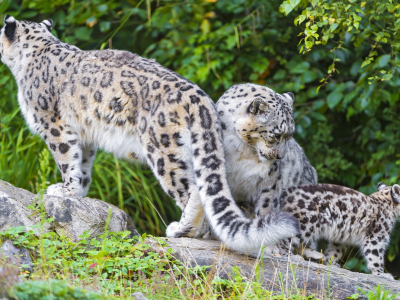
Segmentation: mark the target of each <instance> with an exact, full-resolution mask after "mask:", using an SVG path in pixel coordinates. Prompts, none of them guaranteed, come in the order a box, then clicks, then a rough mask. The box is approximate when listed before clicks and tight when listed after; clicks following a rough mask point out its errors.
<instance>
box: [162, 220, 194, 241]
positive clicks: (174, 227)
mask: <svg viewBox="0 0 400 300" xmlns="http://www.w3.org/2000/svg"><path fill="white" fill-rule="evenodd" d="M190 231H191V229H190V228H182V227H181V224H179V222H172V223H171V224H169V225H168V227H167V230H166V232H165V235H166V236H167V237H169V238H177V237H182V236H187V237H191V235H190Z"/></svg>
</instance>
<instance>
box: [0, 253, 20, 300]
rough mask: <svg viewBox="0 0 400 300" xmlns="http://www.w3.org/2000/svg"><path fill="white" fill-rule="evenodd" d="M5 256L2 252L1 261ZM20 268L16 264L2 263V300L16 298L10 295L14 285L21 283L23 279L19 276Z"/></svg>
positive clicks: (0, 268)
mask: <svg viewBox="0 0 400 300" xmlns="http://www.w3.org/2000/svg"><path fill="white" fill-rule="evenodd" d="M2 259H3V257H2V256H1V254H0V261H2ZM18 274H19V270H18V268H17V267H16V266H13V265H10V264H2V265H1V266H0V300H2V299H14V298H12V297H11V296H10V294H9V292H10V291H11V289H12V287H13V285H15V284H18V283H21V282H22V280H21V278H19V276H18Z"/></svg>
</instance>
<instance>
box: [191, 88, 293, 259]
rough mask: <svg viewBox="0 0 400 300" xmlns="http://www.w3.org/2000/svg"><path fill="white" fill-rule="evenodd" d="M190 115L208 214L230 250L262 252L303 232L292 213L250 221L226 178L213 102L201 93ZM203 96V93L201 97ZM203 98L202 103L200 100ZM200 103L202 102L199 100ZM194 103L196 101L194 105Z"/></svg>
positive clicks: (198, 176) (198, 179)
mask: <svg viewBox="0 0 400 300" xmlns="http://www.w3.org/2000/svg"><path fill="white" fill-rule="evenodd" d="M197 93H198V94H199V95H198V96H193V97H196V98H197V97H198V98H197V99H195V100H196V101H194V102H195V103H196V104H194V105H192V110H193V111H191V112H189V115H190V116H189V118H190V119H191V120H193V121H192V126H191V134H192V145H191V147H192V153H193V156H192V157H193V167H194V171H195V176H196V184H197V186H198V188H199V192H200V198H201V201H202V205H203V207H204V211H205V214H206V216H207V218H208V221H209V222H210V224H211V227H212V229H213V231H214V233H215V234H216V235H217V236H218V238H219V239H220V240H221V241H223V242H224V243H225V244H226V245H227V246H228V247H229V248H231V249H233V250H237V251H242V252H245V251H258V250H259V249H260V247H261V246H262V245H272V244H275V243H277V242H279V241H280V240H282V239H285V238H289V237H292V235H297V234H298V233H299V224H298V221H297V220H296V219H295V218H294V217H293V216H291V215H290V214H288V213H285V212H280V211H276V212H272V213H271V214H269V215H263V216H258V217H256V218H255V219H249V218H247V217H246V216H245V215H244V214H243V213H242V211H241V210H240V209H239V207H238V206H237V205H236V202H235V201H234V199H233V198H232V195H231V192H230V189H229V186H228V182H227V179H226V170H225V159H224V151H223V144H222V133H221V125H220V122H219V119H218V117H217V112H216V110H215V107H214V104H213V103H212V101H211V99H209V98H208V96H207V95H206V94H205V93H204V92H202V91H201V90H198V91H197ZM201 93H203V94H201ZM200 98H201V100H200ZM199 100H200V101H199ZM192 103H193V102H192Z"/></svg>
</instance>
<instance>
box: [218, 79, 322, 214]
mask: <svg viewBox="0 0 400 300" xmlns="http://www.w3.org/2000/svg"><path fill="white" fill-rule="evenodd" d="M293 100H294V95H293V94H292V93H285V94H282V95H280V94H278V93H276V92H274V91H273V90H271V89H269V88H267V87H265V86H260V85H257V84H252V83H246V84H237V85H234V86H232V87H231V88H230V89H228V90H227V91H226V92H225V93H224V94H223V95H222V97H221V98H220V99H219V100H218V102H217V111H218V115H219V118H220V120H221V124H222V129H223V143H224V150H225V159H226V166H227V167H226V168H227V178H228V184H229V187H230V188H231V192H232V195H233V197H234V198H235V199H236V200H241V201H247V202H250V203H251V204H252V206H255V212H256V215H262V214H267V213H269V212H270V211H271V209H279V199H280V194H281V192H282V190H283V189H285V188H288V187H291V186H298V185H304V184H311V183H317V181H318V177H317V172H316V171H315V169H314V168H313V167H312V166H311V164H310V162H309V160H308V159H307V157H306V156H305V154H304V151H303V149H302V148H301V147H300V146H299V144H298V143H297V142H296V141H295V140H294V139H293V137H292V136H293V133H294V131H295V125H294V119H293V109H292V105H293Z"/></svg>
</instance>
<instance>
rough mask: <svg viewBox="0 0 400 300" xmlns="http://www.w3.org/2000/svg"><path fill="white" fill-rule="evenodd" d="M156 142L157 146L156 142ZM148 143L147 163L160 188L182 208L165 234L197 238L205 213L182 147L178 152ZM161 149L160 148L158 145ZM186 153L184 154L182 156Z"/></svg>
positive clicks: (190, 166)
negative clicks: (177, 220)
mask: <svg viewBox="0 0 400 300" xmlns="http://www.w3.org/2000/svg"><path fill="white" fill-rule="evenodd" d="M156 145H158V146H159V148H161V146H160V145H159V143H157V144H156ZM159 148H157V147H154V146H152V145H150V146H147V147H146V150H147V151H146V157H147V162H148V164H149V165H150V166H151V168H152V169H153V173H154V175H155V176H156V178H157V179H158V180H159V182H160V184H161V186H162V187H163V189H164V191H165V192H166V193H167V194H168V195H170V196H171V197H172V198H173V199H174V200H175V201H176V204H177V205H178V206H179V207H180V209H181V210H182V216H181V219H180V221H179V222H173V223H171V224H170V225H169V226H168V228H167V231H166V235H167V237H181V236H188V237H197V236H199V235H201V234H202V230H204V226H203V224H204V222H205V215H204V212H203V206H202V204H201V201H200V194H199V190H198V187H197V185H196V183H195V179H194V174H193V169H192V165H191V162H190V160H189V159H185V158H190V156H189V155H187V153H185V149H183V147H182V148H180V150H181V151H182V152H183V153H182V152H179V155H177V154H176V155H175V154H172V153H171V151H168V152H167V151H165V152H167V153H168V154H164V153H165V152H164V151H161V150H160V149H159ZM161 149H162V148H161ZM185 154H186V155H185Z"/></svg>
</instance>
